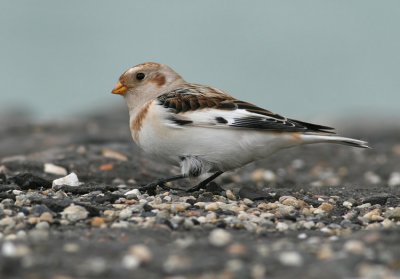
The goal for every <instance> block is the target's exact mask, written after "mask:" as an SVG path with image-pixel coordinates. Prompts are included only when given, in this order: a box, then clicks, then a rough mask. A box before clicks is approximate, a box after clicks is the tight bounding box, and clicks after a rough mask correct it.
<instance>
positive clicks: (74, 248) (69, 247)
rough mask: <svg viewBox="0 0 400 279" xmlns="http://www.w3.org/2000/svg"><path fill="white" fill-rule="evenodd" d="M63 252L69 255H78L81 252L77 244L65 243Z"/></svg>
mask: <svg viewBox="0 0 400 279" xmlns="http://www.w3.org/2000/svg"><path fill="white" fill-rule="evenodd" d="M63 250H64V251H65V252H67V253H76V252H79V250H80V246H79V245H78V244H77V243H72V242H71V243H65V244H64V246H63Z"/></svg>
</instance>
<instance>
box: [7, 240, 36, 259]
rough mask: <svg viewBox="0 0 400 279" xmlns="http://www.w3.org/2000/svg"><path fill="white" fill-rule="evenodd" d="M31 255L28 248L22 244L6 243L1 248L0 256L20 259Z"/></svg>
mask: <svg viewBox="0 0 400 279" xmlns="http://www.w3.org/2000/svg"><path fill="white" fill-rule="evenodd" d="M30 253H31V250H30V249H29V247H28V246H26V245H24V244H15V243H13V242H11V241H6V242H4V243H3V246H2V247H1V254H2V255H3V256H4V257H7V258H20V257H24V256H26V255H28V254H30Z"/></svg>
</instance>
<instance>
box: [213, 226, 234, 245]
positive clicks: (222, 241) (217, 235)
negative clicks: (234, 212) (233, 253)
mask: <svg viewBox="0 0 400 279" xmlns="http://www.w3.org/2000/svg"><path fill="white" fill-rule="evenodd" d="M208 240H209V241H210V244H211V245H213V246H216V247H223V246H225V245H227V244H228V243H230V242H231V241H232V235H231V234H230V233H229V232H228V231H226V230H224V229H214V230H213V231H211V233H210V235H209V237H208Z"/></svg>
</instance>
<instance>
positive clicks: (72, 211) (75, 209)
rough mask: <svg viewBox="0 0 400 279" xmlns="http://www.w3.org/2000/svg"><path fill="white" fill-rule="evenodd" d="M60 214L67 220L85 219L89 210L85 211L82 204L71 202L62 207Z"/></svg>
mask: <svg viewBox="0 0 400 279" xmlns="http://www.w3.org/2000/svg"><path fill="white" fill-rule="evenodd" d="M61 215H62V217H63V218H64V219H67V220H68V221H72V222H76V221H79V220H83V219H86V218H87V217H88V215H89V212H87V210H86V209H85V208H84V207H83V206H80V205H74V204H71V205H70V206H68V207H66V208H64V210H63V212H61Z"/></svg>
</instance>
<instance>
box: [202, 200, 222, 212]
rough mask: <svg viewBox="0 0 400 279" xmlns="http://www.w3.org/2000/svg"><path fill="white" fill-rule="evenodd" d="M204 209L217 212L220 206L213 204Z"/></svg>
mask: <svg viewBox="0 0 400 279" xmlns="http://www.w3.org/2000/svg"><path fill="white" fill-rule="evenodd" d="M204 209H205V210H208V211H217V210H218V209H219V205H218V203H216V202H212V203H209V204H206V205H205V207H204Z"/></svg>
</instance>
